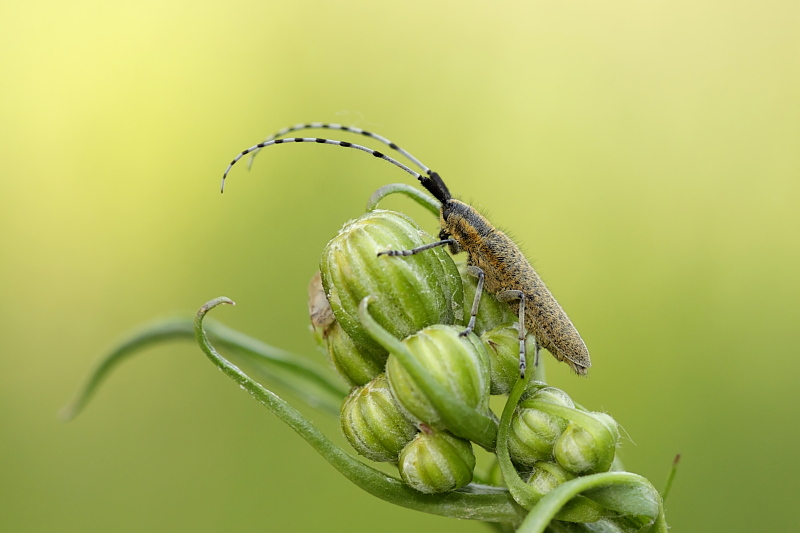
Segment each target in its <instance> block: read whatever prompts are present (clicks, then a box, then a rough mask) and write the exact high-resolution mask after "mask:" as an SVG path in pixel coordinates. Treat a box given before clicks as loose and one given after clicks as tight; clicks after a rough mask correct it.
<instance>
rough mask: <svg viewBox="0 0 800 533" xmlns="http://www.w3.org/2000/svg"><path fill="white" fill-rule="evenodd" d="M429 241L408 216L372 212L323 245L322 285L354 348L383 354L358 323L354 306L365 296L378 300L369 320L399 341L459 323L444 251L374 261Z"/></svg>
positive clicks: (456, 281)
mask: <svg viewBox="0 0 800 533" xmlns="http://www.w3.org/2000/svg"><path fill="white" fill-rule="evenodd" d="M432 241H433V239H432V238H431V237H430V236H429V235H428V234H427V233H425V232H424V231H422V230H421V229H420V228H419V226H417V225H416V223H415V222H414V221H413V220H411V219H410V218H408V217H407V216H405V215H403V214H400V213H395V212H392V211H383V210H375V211H371V212H369V213H367V214H365V215H363V216H362V217H360V218H358V219H356V220H352V221H350V222H348V223H347V224H345V225H344V227H343V228H342V229H341V230H340V231H339V234H338V235H336V237H334V238H333V239H332V240H331V241H330V242H329V243H328V244H327V246H326V247H325V250H324V252H323V254H322V258H321V259H320V270H321V272H322V283H323V286H324V287H325V293H326V295H327V299H328V301H329V302H330V305H331V308H332V309H333V313H334V315H335V316H336V319H337V320H338V321H339V323H340V324H341V325H342V328H343V329H344V331H345V332H347V334H348V335H349V336H350V337H351V338H352V339H353V342H354V343H355V344H356V345H357V346H359V347H361V348H362V349H365V350H366V351H367V352H371V351H373V350H383V349H382V348H381V347H380V345H379V344H378V343H377V342H376V341H375V340H374V339H373V338H372V336H371V335H370V334H369V333H367V331H366V330H365V329H364V327H363V326H362V324H361V321H360V320H359V317H358V305H359V302H361V300H362V299H363V298H364V297H366V296H369V295H380V299H378V300H376V302H375V303H374V305H373V306H372V308H371V309H370V311H371V313H372V316H373V317H374V318H375V320H376V321H377V322H378V323H379V324H380V325H381V326H382V327H383V328H384V329H385V330H387V331H388V332H389V333H390V334H392V335H393V336H394V337H396V338H398V339H403V338H405V337H407V336H408V335H411V334H413V333H416V332H417V331H419V330H421V329H423V328H424V327H426V326H430V325H433V324H454V323H456V322H460V321H462V320H463V303H464V295H463V289H462V285H461V277H460V276H459V274H458V269H457V268H456V266H455V263H453V260H452V259H451V258H450V256H449V255H448V253H447V252H446V251H445V250H444V249H443V248H441V247H437V248H433V249H431V250H426V251H424V252H422V253H418V254H415V255H412V256H408V257H392V256H388V255H382V256H380V257H379V256H378V253H379V252H385V251H387V250H410V249H413V248H417V247H419V246H422V245H424V244H428V243H430V242H432Z"/></svg>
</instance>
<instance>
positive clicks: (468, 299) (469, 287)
mask: <svg viewBox="0 0 800 533" xmlns="http://www.w3.org/2000/svg"><path fill="white" fill-rule="evenodd" d="M456 266H457V267H458V273H459V274H460V275H461V281H462V283H463V285H464V304H465V305H464V309H465V310H466V311H465V313H466V314H465V317H464V318H465V319H468V318H469V310H470V309H471V308H472V301H473V300H474V299H475V290H476V289H477V288H478V278H476V277H475V276H470V275H469V274H467V272H466V269H467V264H466V263H465V262H463V261H460V262H458V263H456ZM515 320H517V317H516V316H515V315H514V313H513V312H512V311H511V307H510V306H509V305H508V304H507V303H504V302H501V301H499V300H498V299H497V298H495V296H494V294H492V293H490V292H489V291H487V290H486V289H484V290H483V293H481V301H480V304H478V314H477V316H476V317H475V333H476V334H478V335H481V334H482V333H484V332H486V331H489V330H490V329H494V328H495V327H497V326H499V325H501V324H505V323H510V322H513V321H515ZM465 325H466V324H465ZM517 353H519V342H517ZM517 359H518V360H519V357H517ZM517 375H519V365H517Z"/></svg>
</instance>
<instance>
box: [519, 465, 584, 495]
mask: <svg viewBox="0 0 800 533" xmlns="http://www.w3.org/2000/svg"><path fill="white" fill-rule="evenodd" d="M574 477H575V474H572V473H571V472H569V471H567V470H564V469H563V468H561V467H560V466H559V465H557V464H556V463H550V462H546V461H541V462H538V463H536V465H535V466H534V468H533V471H532V472H531V476H530V477H529V478H528V485H530V486H532V487H533V489H534V490H535V491H536V492H537V493H538V494H540V495H541V496H544V495H545V494H547V493H548V492H550V491H551V490H553V489H554V488H556V487H557V486H559V485H561V484H562V483H564V482H565V481H569V480H570V479H573V478H574Z"/></svg>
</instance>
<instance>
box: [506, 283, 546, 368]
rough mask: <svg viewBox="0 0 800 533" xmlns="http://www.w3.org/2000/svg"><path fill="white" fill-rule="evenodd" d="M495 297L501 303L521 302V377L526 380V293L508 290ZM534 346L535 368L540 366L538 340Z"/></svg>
mask: <svg viewBox="0 0 800 533" xmlns="http://www.w3.org/2000/svg"><path fill="white" fill-rule="evenodd" d="M495 296H496V297H497V299H498V300H499V301H501V302H512V301H514V300H519V376H520V377H521V378H524V377H525V367H526V366H527V361H526V359H525V353H526V350H525V337H526V336H527V332H526V331H525V293H524V292H522V291H517V290H507V291H501V292H498V293H497V294H496V295H495ZM534 346H535V348H534V361H533V366H534V368H535V367H536V365H538V364H539V341H538V340H537V341H536V344H534Z"/></svg>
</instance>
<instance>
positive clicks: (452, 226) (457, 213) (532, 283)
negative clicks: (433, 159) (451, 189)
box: [439, 198, 591, 375]
mask: <svg viewBox="0 0 800 533" xmlns="http://www.w3.org/2000/svg"><path fill="white" fill-rule="evenodd" d="M439 222H440V224H441V231H440V233H439V238H440V239H442V240H445V239H447V238H452V239H454V240H455V241H456V243H457V244H456V245H452V244H451V245H450V251H451V252H453V253H457V252H459V251H465V252H466V253H467V256H468V261H467V264H468V265H472V266H476V267H478V268H480V269H481V270H482V271H483V273H484V276H485V280H484V283H485V285H484V288H485V289H486V290H487V291H489V292H490V293H492V294H500V293H503V292H505V291H520V292H522V293H523V294H525V296H526V302H525V329H527V330H528V332H530V333H532V334H533V335H534V337H536V339H537V340H538V341H539V343H540V344H541V346H542V347H543V348H545V349H546V350H547V351H549V352H550V353H551V354H553V356H555V358H556V359H558V360H559V361H563V362H565V363H567V364H568V365H569V366H570V367H571V368H572V370H574V371H575V373H577V374H580V375H586V370H587V369H588V368H589V367H590V366H591V360H590V358H589V351H588V350H587V348H586V344H584V342H583V339H581V336H580V334H578V330H577V329H575V326H573V325H572V321H570V319H569V317H568V316H567V314H566V313H565V312H564V310H563V309H562V308H561V306H560V305H559V304H558V302H557V301H556V299H555V298H554V297H553V295H552V294H551V293H550V291H549V290H548V288H547V286H546V285H545V284H544V282H543V281H542V278H540V277H539V275H538V274H537V273H536V271H535V270H534V269H533V267H532V266H531V264H530V263H529V262H528V260H527V259H526V258H525V256H524V255H523V254H522V252H521V251H520V249H519V247H518V246H517V245H516V244H515V243H514V241H512V240H511V238H509V237H508V235H506V234H505V233H503V232H502V231H500V230H498V229H497V228H495V227H493V226H492V224H491V223H490V222H489V221H488V220H487V219H486V218H485V217H484V216H483V215H481V214H480V213H478V211H477V210H476V209H475V208H473V207H472V206H470V205H468V204H465V203H464V202H461V201H459V200H455V199H453V198H449V199H447V200H445V201H444V202H442V207H441V211H440V219H439ZM509 305H510V306H511V307H512V309H513V310H514V311H515V312H518V310H519V305H520V303H519V301H518V300H517V301H511V302H509Z"/></svg>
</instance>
